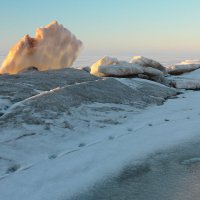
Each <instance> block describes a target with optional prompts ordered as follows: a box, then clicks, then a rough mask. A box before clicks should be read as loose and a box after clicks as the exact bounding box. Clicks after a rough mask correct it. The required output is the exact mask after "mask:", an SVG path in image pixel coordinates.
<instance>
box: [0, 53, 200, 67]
mask: <svg viewBox="0 0 200 200" xmlns="http://www.w3.org/2000/svg"><path fill="white" fill-rule="evenodd" d="M103 56H105V55H102V54H101V55H83V54H82V55H80V56H79V57H78V58H77V60H76V61H75V63H74V65H73V67H75V68H80V67H85V66H89V65H91V64H93V63H95V62H96V61H97V60H99V59H100V58H102V57H103ZM109 56H113V57H117V58H118V59H120V60H126V61H129V60H130V59H131V58H132V57H133V55H109ZM142 56H145V57H147V58H151V59H154V60H156V61H158V62H160V63H161V64H163V65H164V66H168V65H171V64H176V63H180V62H181V61H183V60H190V59H191V60H193V59H194V60H195V59H199V57H196V56H176V55H170V56H169V55H166V56H163V55H156V56H155V55H153V56H152V55H142ZM5 57H6V53H1V52H0V65H1V64H2V62H3V60H4V58H5Z"/></svg>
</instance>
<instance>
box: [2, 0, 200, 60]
mask: <svg viewBox="0 0 200 200" xmlns="http://www.w3.org/2000/svg"><path fill="white" fill-rule="evenodd" d="M52 20H57V21H58V22H59V23H61V24H63V25H64V26H65V27H66V28H68V29H69V30H70V31H71V32H72V33H74V34H75V35H76V36H77V37H78V38H79V39H80V40H82V41H83V43H84V49H83V52H82V53H83V54H85V55H93V54H94V55H97V54H106V55H107V54H109V55H111V54H133V55H136V54H137V55H141V54H160V55H168V54H170V55H194V56H198V55H199V52H200V0H0V27H1V31H0V53H2V52H7V51H8V50H9V48H10V47H11V46H12V45H13V44H15V43H16V42H17V41H18V40H19V39H20V38H21V37H23V36H24V35H25V34H30V35H31V36H34V33H35V29H36V28H37V27H42V26H44V25H46V24H48V23H50V22H51V21H52Z"/></svg>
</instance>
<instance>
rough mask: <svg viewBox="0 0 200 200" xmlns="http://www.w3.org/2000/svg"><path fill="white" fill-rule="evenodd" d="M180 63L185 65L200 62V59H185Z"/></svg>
mask: <svg viewBox="0 0 200 200" xmlns="http://www.w3.org/2000/svg"><path fill="white" fill-rule="evenodd" d="M180 64H183V65H188V64H200V60H184V61H182V62H181V63H180Z"/></svg>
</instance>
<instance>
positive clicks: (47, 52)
mask: <svg viewBox="0 0 200 200" xmlns="http://www.w3.org/2000/svg"><path fill="white" fill-rule="evenodd" d="M81 47H82V42H81V41H80V40H78V39H77V38H76V37H75V36H74V35H73V34H72V33H71V32H70V31H69V30H67V29H66V28H64V27H63V26H62V25H60V24H58V22H57V21H53V22H52V23H51V24H49V25H47V26H45V27H43V28H38V29H37V30H36V34H35V37H34V38H31V37H30V36H29V35H26V36H24V37H23V38H22V39H21V40H20V41H19V42H18V43H17V44H15V45H14V46H13V47H12V49H11V50H10V52H9V53H8V55H7V57H6V59H5V60H4V62H3V64H2V66H1V67H0V74H4V73H9V74H16V73H19V72H21V71H23V70H25V69H27V68H30V67H33V66H34V67H36V68H38V70H40V71H45V70H49V69H60V68H64V67H69V66H71V65H72V64H73V62H74V60H75V59H76V58H77V56H78V55H79V52H80V49H81Z"/></svg>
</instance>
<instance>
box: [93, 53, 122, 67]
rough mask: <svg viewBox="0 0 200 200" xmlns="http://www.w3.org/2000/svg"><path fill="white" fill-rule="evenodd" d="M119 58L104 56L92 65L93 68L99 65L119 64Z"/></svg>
mask: <svg viewBox="0 0 200 200" xmlns="http://www.w3.org/2000/svg"><path fill="white" fill-rule="evenodd" d="M118 62H119V61H118V59H117V58H114V57H110V56H104V57H103V58H101V59H99V60H98V61H97V62H95V63H94V64H92V65H91V68H93V69H95V68H98V67H99V66H109V65H114V64H118Z"/></svg>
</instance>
